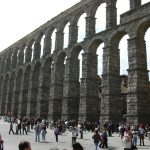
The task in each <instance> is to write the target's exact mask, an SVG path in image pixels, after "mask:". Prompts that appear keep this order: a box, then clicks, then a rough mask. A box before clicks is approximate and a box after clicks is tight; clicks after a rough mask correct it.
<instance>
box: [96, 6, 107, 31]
mask: <svg viewBox="0 0 150 150" xmlns="http://www.w3.org/2000/svg"><path fill="white" fill-rule="evenodd" d="M102 12H103V13H102ZM95 18H96V28H95V29H96V33H98V32H100V31H103V30H105V29H106V3H102V4H101V5H100V6H99V7H98V9H97V11H96V14H95Z"/></svg>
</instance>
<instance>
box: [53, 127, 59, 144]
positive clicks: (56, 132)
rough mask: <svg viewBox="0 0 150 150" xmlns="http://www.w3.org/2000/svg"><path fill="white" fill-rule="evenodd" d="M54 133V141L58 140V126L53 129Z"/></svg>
mask: <svg viewBox="0 0 150 150" xmlns="http://www.w3.org/2000/svg"><path fill="white" fill-rule="evenodd" d="M54 134H55V138H56V142H58V135H59V128H58V127H57V126H56V128H55V129H54Z"/></svg>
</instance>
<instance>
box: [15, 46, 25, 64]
mask: <svg viewBox="0 0 150 150" xmlns="http://www.w3.org/2000/svg"><path fill="white" fill-rule="evenodd" d="M25 47H26V44H23V46H21V48H20V49H19V51H18V54H17V65H18V66H20V65H22V64H23V63H24V58H25V53H24V49H25Z"/></svg>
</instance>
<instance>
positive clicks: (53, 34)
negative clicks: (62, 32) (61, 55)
mask: <svg viewBox="0 0 150 150" xmlns="http://www.w3.org/2000/svg"><path fill="white" fill-rule="evenodd" d="M56 32H57V29H56V28H55V29H54V30H53V32H52V34H51V39H50V40H51V54H53V52H54V51H55V47H56V46H55V44H56Z"/></svg>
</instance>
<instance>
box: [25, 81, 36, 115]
mask: <svg viewBox="0 0 150 150" xmlns="http://www.w3.org/2000/svg"><path fill="white" fill-rule="evenodd" d="M37 93H38V89H37V88H36V89H34V88H33V86H32V81H31V83H30V87H29V90H28V102H27V116H30V117H38V115H37V114H36V107H37V101H36V100H37ZM33 106H34V107H33Z"/></svg>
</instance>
